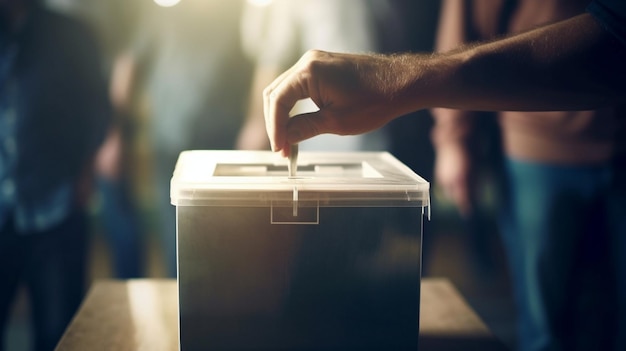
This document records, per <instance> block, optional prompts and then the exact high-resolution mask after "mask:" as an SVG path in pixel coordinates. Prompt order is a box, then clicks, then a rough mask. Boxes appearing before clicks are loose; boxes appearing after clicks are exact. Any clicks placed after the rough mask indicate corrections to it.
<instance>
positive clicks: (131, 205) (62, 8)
mask: <svg viewBox="0 0 626 351" xmlns="http://www.w3.org/2000/svg"><path fill="white" fill-rule="evenodd" d="M45 3H46V5H47V6H48V7H50V8H52V9H54V10H56V11H59V12H62V13H64V14H67V15H69V16H72V17H75V18H78V19H80V20H82V21H84V22H85V23H87V24H88V25H90V27H91V28H92V29H93V31H94V32H95V33H96V35H97V37H98V42H99V43H101V46H102V50H101V53H102V60H101V61H102V63H103V67H102V71H103V72H104V74H105V75H106V76H107V77H110V75H111V69H112V67H111V66H112V63H113V61H114V59H115V57H116V56H117V54H118V53H119V51H120V50H122V48H124V46H125V45H127V44H128V41H129V39H130V38H128V34H127V33H128V32H129V30H130V29H131V24H132V22H133V20H134V19H135V18H136V17H137V14H136V10H137V7H138V6H137V5H136V4H133V3H129V2H127V1H123V0H107V1H101V0H45ZM110 90H111V92H112V94H111V95H112V96H111V99H112V102H113V104H114V106H118V107H119V108H117V109H115V110H114V111H113V116H112V123H111V126H110V129H109V132H108V133H107V137H106V140H105V142H104V143H103V145H102V147H101V148H100V150H99V151H98V155H97V157H96V162H95V172H96V188H97V190H98V191H97V196H96V199H95V200H96V201H94V204H93V206H92V207H93V208H94V209H95V211H94V212H95V214H96V218H97V219H99V221H97V222H98V223H99V224H101V226H100V228H102V230H101V232H102V234H103V235H104V238H105V240H106V241H107V244H108V248H109V258H110V261H111V268H112V269H111V270H112V275H113V276H114V277H116V278H120V279H128V278H137V277H141V276H144V275H145V272H144V271H145V269H144V266H145V262H144V261H145V257H144V256H145V249H144V245H143V240H142V239H143V236H144V227H143V223H142V218H141V213H140V209H139V206H138V204H137V199H136V195H137V194H136V191H135V188H134V186H133V185H134V184H133V181H134V176H135V171H136V169H135V167H134V165H135V164H136V163H137V160H136V159H134V156H135V155H134V153H133V151H134V150H133V143H134V142H135V139H136V132H137V130H136V124H137V121H136V119H135V118H133V111H131V110H129V108H130V106H120V104H119V101H117V100H115V99H116V98H118V97H117V96H115V95H114V94H113V93H114V92H115V89H113V87H111V89H110Z"/></svg>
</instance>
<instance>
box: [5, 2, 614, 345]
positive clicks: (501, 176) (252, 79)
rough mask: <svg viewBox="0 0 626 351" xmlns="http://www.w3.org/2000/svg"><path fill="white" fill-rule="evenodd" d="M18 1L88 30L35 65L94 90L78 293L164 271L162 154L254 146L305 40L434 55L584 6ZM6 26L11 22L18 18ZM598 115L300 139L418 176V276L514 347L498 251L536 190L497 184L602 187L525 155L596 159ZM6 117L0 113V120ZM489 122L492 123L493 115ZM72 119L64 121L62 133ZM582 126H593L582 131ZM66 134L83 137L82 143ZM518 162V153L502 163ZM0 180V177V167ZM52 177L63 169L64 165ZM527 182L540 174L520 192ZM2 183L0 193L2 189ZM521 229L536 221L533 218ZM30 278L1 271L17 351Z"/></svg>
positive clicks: (415, 124)
mask: <svg viewBox="0 0 626 351" xmlns="http://www.w3.org/2000/svg"><path fill="white" fill-rule="evenodd" d="M19 2H22V3H28V4H29V6H31V7H30V10H29V11H33V12H36V11H51V12H54V13H56V14H57V15H55V16H62V17H63V18H66V19H67V20H69V21H71V23H73V26H74V27H72V28H73V30H74V31H79V32H81V33H83V34H84V33H88V34H84V36H85V37H86V38H83V39H85V40H86V43H87V44H84V43H83V44H80V43H78V44H76V45H90V46H89V51H90V52H87V53H84V54H82V53H81V54H77V55H75V57H74V59H75V60H74V61H72V60H68V61H65V62H63V61H59V62H56V63H54V64H55V65H59V67H60V68H59V67H56V66H52V65H50V67H48V69H49V70H58V71H59V72H66V73H65V77H66V79H67V81H74V80H75V81H76V84H79V88H78V89H79V90H81V89H82V90H83V91H92V90H93V94H96V95H97V94H100V97H101V98H102V99H104V100H105V102H103V101H102V99H100V97H99V98H97V99H96V98H94V99H93V101H98V103H97V104H93V105H88V106H87V108H88V109H89V110H90V111H91V112H90V113H92V114H106V115H107V116H106V118H104V119H106V120H107V121H108V122H106V123H100V124H95V122H94V124H93V126H99V127H100V130H95V131H94V132H93V134H94V136H93V138H92V139H91V140H86V141H84V143H85V144H84V145H90V143H92V144H93V143H96V144H98V145H99V146H98V147H97V148H94V150H93V152H91V153H90V154H89V155H88V156H89V157H83V158H82V159H81V160H82V161H81V162H83V163H84V164H83V166H85V167H87V168H89V170H88V171H87V173H88V175H87V176H86V177H87V178H88V179H90V180H93V181H92V182H88V183H89V184H90V185H89V186H90V187H88V189H91V190H92V192H91V193H89V190H85V192H87V193H88V194H91V196H86V197H85V202H84V206H83V209H84V213H85V216H86V217H85V218H86V220H87V222H86V225H84V230H83V231H85V232H86V234H85V235H86V237H85V243H84V245H83V246H80V247H81V248H82V250H84V257H83V258H81V261H79V262H83V263H84V267H85V269H86V277H87V278H86V281H84V282H82V283H80V284H82V286H83V289H86V288H87V287H88V286H89V284H90V283H91V282H92V281H93V280H95V279H102V278H140V277H175V275H176V251H175V248H176V246H175V232H176V231H175V208H174V207H173V206H171V205H170V201H169V200H170V197H169V180H170V177H171V175H172V171H173V169H174V165H175V162H176V158H177V156H178V154H179V153H180V152H181V151H183V150H187V149H241V150H250V149H267V148H268V146H269V145H268V140H267V138H266V135H265V127H264V120H263V115H262V111H263V108H262V100H261V91H262V89H263V88H264V87H265V86H266V85H267V84H269V83H270V82H271V81H272V80H273V79H274V78H275V77H276V76H278V75H279V74H280V73H281V72H282V71H284V70H285V69H287V68H288V67H289V66H291V65H292V64H293V63H295V61H296V60H297V59H298V58H299V57H300V56H301V55H302V54H303V53H304V52H306V51H307V50H309V49H322V50H329V51H342V52H380V53H390V52H407V51H413V52H421V51H435V50H436V51H446V50H451V49H454V48H455V47H457V46H458V45H462V44H464V43H465V42H468V41H475V40H487V39H491V38H495V37H497V36H500V35H502V34H504V33H510V32H519V31H523V30H526V29H529V28H532V27H534V26H537V25H540V24H544V23H548V22H553V21H556V20H559V19H563V18H567V17H570V16H573V15H575V14H577V13H580V12H582V11H583V10H584V5H585V3H586V1H572V2H568V3H567V4H565V5H563V4H561V3H563V2H558V1H547V2H545V3H546V4H547V5H546V4H544V5H545V6H543V5H537V4H535V6H534V7H533V6H528V3H532V1H505V0H502V1H479V0H475V1H460V0H459V1H443V2H442V1H436V0H420V1H412V0H339V1H337V0H229V1H222V0H180V1H178V0H141V1H128V0H45V1H38V0H0V4H2V6H3V7H6V6H9V5H7V4H11V3H19ZM542 4H543V2H542ZM542 6H543V7H542ZM559 6H560V7H559ZM41 8H43V10H42V9H41ZM3 11H4V10H3ZM6 18H7V17H6V16H3V17H2V18H1V20H2V21H6ZM18 18H21V17H19V16H18ZM25 18H28V17H25ZM32 18H34V19H37V18H40V16H33V17H32ZM41 18H43V17H41ZM51 22H54V23H51V24H50V26H51V27H48V29H45V28H46V27H45V26H43V25H42V29H40V30H42V33H43V32H45V31H50V32H55V31H60V30H57V29H56V27H54V26H59V27H64V28H65V27H67V25H65V24H63V23H64V22H63V21H62V20H60V19H57V20H55V21H51ZM6 23H7V24H8V23H9V22H8V21H7V22H6ZM16 23H17V27H19V25H20V22H19V21H17V22H16ZM46 25H48V24H46ZM2 27H9V26H4V25H3V26H2ZM64 30H67V28H65V29H64ZM8 32H9V33H10V29H9V30H8ZM37 35H42V34H35V37H36V36H37ZM5 37H6V35H5ZM64 38H65V37H63V36H56V37H54V38H52V39H50V40H57V41H59V42H52V43H49V44H50V45H52V46H53V47H55V48H63V47H65V44H63V43H61V41H63V40H64ZM87 38H91V39H87ZM0 39H3V40H4V39H5V38H4V37H0ZM67 39H68V40H69V36H68V38H67ZM21 40H23V38H22V39H21ZM5 42H11V41H10V40H4V41H0V50H4V51H1V52H0V54H1V55H2V56H0V64H2V65H0V73H3V71H2V70H1V69H5V68H6V67H8V70H7V71H8V72H10V69H11V62H12V61H11V59H8V57H10V55H9V54H7V52H10V51H7V50H5V47H3V46H2V45H4V44H5ZM24 45H27V44H24ZM91 46H93V47H91ZM7 47H8V46H7ZM82 49H84V50H82V51H87V48H86V47H82ZM82 51H81V52H82ZM41 60H44V58H43V56H42V58H41ZM80 60H92V62H80ZM81 65H85V67H90V68H89V70H91V73H92V74H94V75H97V76H98V77H97V78H90V79H91V80H89V81H88V82H85V80H84V79H83V77H82V76H81V75H80V70H79V68H78V67H80V66H81ZM17 66H19V65H17ZM26 67H28V65H26ZM9 76H10V75H9V74H7V77H9ZM2 78H4V76H2V75H1V74H0V79H2ZM81 79H82V80H81ZM7 81H8V80H7ZM0 83H2V84H4V83H5V82H4V81H0ZM83 83H84V84H85V87H84V88H81V87H80V84H83ZM61 85H62V84H61ZM92 85H96V87H95V88H93V86H92ZM61 88H62V86H59V89H61ZM33 89H37V88H36V87H35V88H33ZM90 89H91V90H90ZM9 91H10V89H6V90H2V95H0V97H2V98H6V96H9V95H8V92H9ZM59 94H61V93H59ZM63 98H65V97H63ZM81 99H82V98H81ZM0 101H2V100H1V99H0ZM57 101H58V102H59V103H69V104H86V103H88V102H89V101H92V100H90V98H87V99H86V100H85V99H82V101H78V97H76V96H74V97H73V99H72V97H69V98H67V99H65V100H63V99H58V100H57ZM31 103H32V104H38V103H39V101H36V100H35V101H31ZM7 105H10V104H9V103H7ZM0 107H3V105H2V104H1V103H0ZM304 108H306V107H304ZM96 110H97V111H96ZM611 113H612V112H611V111H596V112H589V113H586V114H585V116H576V115H575V114H569V115H567V116H565V117H563V116H555V117H554V118H556V119H559V120H566V121H569V122H568V123H569V124H557V123H556V122H555V123H553V126H552V127H550V126H548V127H546V126H545V125H543V126H542V125H539V126H537V125H536V124H537V123H538V122H537V121H538V120H540V118H542V116H537V117H536V118H533V123H535V124H534V125H533V123H525V124H524V121H528V120H529V119H528V116H524V115H522V116H507V117H503V118H501V119H499V116H498V115H496V114H487V113H475V112H460V111H447V110H435V111H419V112H416V113H414V114H413V115H414V116H412V117H409V116H407V117H402V118H399V119H397V120H395V121H393V122H392V123H390V124H389V125H387V126H385V127H384V128H383V129H381V130H379V131H377V132H374V133H370V134H367V135H362V136H355V137H337V136H329V135H324V136H320V137H317V138H314V139H312V140H310V141H308V142H306V143H303V145H302V146H301V148H302V149H304V150H329V151H349V150H352V151H357V150H380V151H384V150H385V151H389V152H391V153H392V154H393V155H395V156H396V157H397V158H399V159H400V160H401V161H403V162H404V163H405V164H407V165H408V166H409V167H411V168H412V169H413V170H414V171H415V172H416V173H418V174H419V175H421V176H422V177H424V178H425V179H426V180H428V181H430V182H431V184H432V185H433V186H432V192H431V197H432V202H433V207H432V219H431V221H430V222H427V223H425V228H424V244H423V275H424V276H425V277H428V276H445V277H448V278H450V279H451V280H452V281H453V283H455V284H456V286H457V287H459V289H460V290H461V292H462V293H463V294H464V296H466V298H467V299H468V301H469V302H470V304H471V305H472V306H473V307H474V308H475V309H476V311H477V312H478V313H479V315H481V317H482V318H483V319H484V320H485V322H486V323H487V324H488V325H489V327H490V328H491V329H492V330H493V331H494V333H495V334H496V335H497V336H499V337H500V338H501V339H502V340H504V341H505V342H506V343H507V344H508V345H509V346H511V347H512V348H513V349H514V348H515V347H516V345H517V343H518V334H517V332H516V327H517V325H518V318H517V314H516V310H515V307H514V303H513V290H514V289H515V286H518V287H517V288H518V290H519V289H520V288H519V285H524V284H526V283H514V282H515V281H516V280H515V279H513V280H511V279H510V272H511V269H510V268H509V267H519V266H523V265H524V264H523V263H519V262H515V261H514V260H513V259H510V258H511V257H515V256H516V254H517V253H516V252H517V251H516V248H518V247H526V246H525V245H526V244H524V243H509V245H508V246H506V245H502V238H511V236H512V235H513V234H509V235H508V236H507V235H506V233H509V232H510V227H511V226H515V224H514V223H518V222H523V223H528V222H529V221H530V219H528V217H532V216H533V214H534V213H535V212H543V213H544V214H546V215H549V214H548V213H549V210H548V209H545V208H544V207H545V206H540V205H536V204H541V203H544V204H545V203H546V202H549V200H546V199H545V198H542V197H540V196H535V198H532V199H526V200H524V201H528V203H532V204H533V205H527V206H531V208H530V209H527V210H526V211H527V212H532V213H515V214H512V213H509V219H510V217H511V216H517V218H516V219H515V220H512V219H510V221H509V222H506V221H502V220H500V221H499V220H498V209H500V208H504V207H506V206H511V204H510V203H508V202H507V200H506V199H507V197H506V196H504V194H509V193H510V192H514V191H517V192H520V193H524V194H536V193H542V194H545V193H546V192H549V189H551V188H553V187H554V186H555V184H562V183H563V181H564V180H563V179H570V180H569V181H571V182H572V183H580V182H585V183H587V184H589V183H593V182H598V183H599V182H601V181H602V179H599V180H598V179H597V178H602V175H599V176H596V175H592V176H587V175H585V174H586V173H585V174H583V173H584V172H578V171H575V170H570V171H565V172H566V173H567V174H563V175H562V176H560V175H558V174H556V173H554V172H552V173H550V177H551V178H550V177H547V176H545V174H546V173H547V172H548V170H547V169H545V168H541V167H535V168H531V167H528V166H527V165H526V163H531V164H533V163H534V164H535V165H546V164H547V165H564V164H565V165H568V166H571V165H574V166H577V165H585V166H587V165H589V164H594V165H595V164H602V163H604V162H606V160H607V157H608V156H606V155H608V154H609V151H607V150H609V149H610V150H613V146H612V141H609V140H612V139H611V138H612V134H611V133H612V132H613V131H614V130H615V128H610V130H608V131H600V132H598V131H597V129H598V128H601V127H600V126H599V125H600V124H601V123H598V124H594V125H589V124H588V123H587V122H585V119H588V118H589V114H592V115H594V116H595V115H601V116H605V117H600V118H598V119H597V121H607V120H610V118H611V117H606V116H607V115H611ZM5 116H6V115H5ZM611 116H612V115H611ZM94 118H95V117H94ZM516 118H517V119H516ZM550 118H552V117H550ZM601 118H602V119H601ZM607 118H608V119H607ZM544 119H545V120H546V121H547V120H548V118H547V117H545V118H544ZM9 120H10V119H9V118H8V117H2V118H0V127H2V126H3V123H5V122H6V123H9V122H7V121H9ZM94 120H96V119H94ZM502 120H506V121H508V123H499V121H502ZM572 121H578V122H576V123H574V122H572ZM58 123H69V122H63V121H59V122H58ZM546 123H547V124H549V123H551V122H546ZM559 123H564V122H559ZM581 123H582V124H581ZM564 125H567V126H569V127H571V128H573V129H575V130H573V131H572V130H569V129H568V130H567V132H568V133H569V134H568V133H565V132H562V131H560V128H561V127H562V126H564ZM80 126H81V125H80V124H71V125H70V124H65V125H64V126H63V127H64V128H65V129H73V130H76V129H78V128H80ZM93 126H92V127H91V128H92V129H93V128H95V127H93ZM607 126H609V124H607ZM610 126H613V124H610ZM31 127H32V128H35V129H36V128H43V127H38V126H36V125H35V126H31ZM576 128H578V129H576ZM585 129H593V130H594V131H595V134H593V135H595V136H597V135H604V136H605V138H604V139H598V138H595V139H591V138H587V137H586V135H587V134H585V133H584V130H585ZM6 130H9V129H6ZM581 130H583V132H581ZM3 133H4V131H3V130H0V140H3V141H4V140H6V139H8V137H6V138H3V137H4V136H3ZM86 133H87V132H85V133H84V134H86ZM16 134H17V133H16ZM609 134H610V135H611V136H610V137H609ZM7 135H8V134H7ZM555 135H556V137H555ZM575 138H579V139H575ZM531 139H532V140H531ZM529 140H530V141H529ZM555 140H557V141H555ZM577 140H583V142H577ZM529 142H532V143H533V145H536V147H535V148H534V149H529V148H528V147H527V146H525V145H527V144H528V143H529ZM520 145H522V146H520ZM5 146H6V145H5ZM75 146H76V148H78V149H81V148H83V149H85V150H88V149H87V146H83V145H78V144H77V145H75ZM70 149H71V148H70ZM545 150H555V151H554V152H553V153H546V152H543V151H545ZM576 150H591V151H590V152H578V151H576ZM60 151H61V150H60ZM60 151H59V152H60ZM2 152H4V151H2ZM55 157H58V156H55ZM5 159H6V160H10V157H6V158H5ZM53 159H54V158H53ZM520 159H522V160H523V161H524V162H526V163H524V164H523V165H522V164H520V163H519V162H517V161H519V160H520ZM1 160H2V159H1V158H0V161H1ZM516 160H517V161H516ZM516 162H517V163H516ZM2 167H5V168H4V171H5V172H6V170H7V169H10V168H9V165H8V163H7V165H2V164H1V163H0V170H3V168H2ZM85 167H83V168H85ZM524 167H526V168H524ZM83 168H81V170H82V169H83ZM76 172H78V170H77V171H76ZM507 172H508V173H507ZM533 172H534V173H533ZM542 172H543V173H542ZM6 173H9V172H6ZM538 174H539V175H538ZM542 175H543V176H542ZM4 176H5V174H0V180H2V177H4ZM40 176H41V177H44V178H45V177H46V174H45V173H44V174H40ZM68 177H71V178H72V179H73V180H75V179H76V178H77V177H76V176H75V175H74V174H71V175H68ZM515 177H518V178H515ZM532 177H537V178H532ZM594 177H595V178H594ZM511 179H526V180H528V181H529V182H530V183H531V187H530V188H521V185H519V186H514V185H512V184H517V183H513V181H512V180H511ZM505 180H507V181H505ZM2 184H4V183H2ZM503 184H505V185H503ZM533 184H534V185H538V184H541V187H540V188H537V189H534V188H532V185H533ZM590 186H591V185H590ZM2 190H3V194H4V195H2V196H5V195H6V187H5V186H4V185H3V188H2ZM529 196H530V197H532V196H531V195H529ZM4 203H8V201H5V202H4ZM2 204H3V202H2V201H0V205H2ZM546 206H547V205H546ZM0 210H2V207H1V206H0ZM16 211H17V210H16ZM575 211H579V212H580V211H585V208H583V207H578V208H576V209H571V212H567V213H566V214H564V215H563V216H564V217H563V218H569V217H572V216H577V215H579V214H580V215H583V213H575ZM511 212H514V211H511ZM0 215H2V212H1V211H0ZM568 216H569V217H568ZM15 218H16V219H15V220H13V222H14V223H13V222H12V223H11V226H12V227H11V228H13V227H15V228H18V227H19V225H20V223H18V222H19V221H18V219H17V213H16V217H15ZM516 221H518V222H516ZM35 222H37V221H35ZM2 225H3V226H4V225H5V224H2ZM537 226H541V225H540V224H538V225H537ZM568 228H569V227H568ZM507 230H509V231H508V232H507ZM526 230H529V231H531V232H534V233H537V232H540V231H541V230H547V229H545V228H544V229H538V228H530V229H526ZM563 230H566V229H563ZM567 230H568V229H567ZM500 234H502V235H500ZM70 240H73V239H70ZM0 245H2V244H0ZM81 248H79V249H81ZM599 249H600V248H598V250H599ZM507 257H508V258H507ZM520 274H523V273H520ZM26 281H27V282H30V278H26ZM511 282H513V284H512V283H511ZM0 284H5V282H0ZM58 284H62V283H58ZM26 287H28V288H26ZM33 287H34V285H32V284H30V283H25V284H17V285H16V288H15V290H14V291H12V292H10V294H14V295H12V296H14V297H15V300H14V301H15V303H13V304H12V305H9V307H10V308H9V310H8V312H7V313H8V317H7V320H6V323H7V324H6V328H5V329H6V330H5V338H4V344H5V345H6V349H7V350H28V349H29V348H30V347H34V346H35V344H36V343H38V341H34V340H35V339H33V338H32V337H31V335H32V334H31V333H32V332H33V330H35V329H36V328H39V327H35V325H36V323H35V319H36V318H38V317H37V316H38V314H37V313H32V314H31V312H32V311H34V307H33V306H34V305H33V303H31V302H30V301H31V299H29V298H28V297H29V296H30V295H29V294H32V293H29V291H30V290H31V289H33ZM528 294H531V293H528ZM519 295H524V293H523V292H520V293H519ZM31 297H32V296H31ZM528 299H529V300H532V301H535V300H537V299H541V298H540V297H537V296H530V297H528ZM521 305H523V303H522V304H521ZM521 305H520V306H521ZM521 315H523V313H522V314H521ZM527 318H532V317H527ZM522 333H523V332H522ZM519 335H523V334H519ZM52 338H53V337H52ZM53 339H54V338H53ZM0 340H1V339H0ZM53 341H54V340H53ZM0 349H1V347H0ZM41 349H45V347H42V348H41Z"/></svg>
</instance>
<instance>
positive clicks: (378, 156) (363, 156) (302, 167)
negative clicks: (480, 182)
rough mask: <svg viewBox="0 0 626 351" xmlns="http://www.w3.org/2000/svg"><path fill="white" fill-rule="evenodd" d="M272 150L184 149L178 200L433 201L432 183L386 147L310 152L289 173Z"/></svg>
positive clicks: (175, 187)
mask: <svg viewBox="0 0 626 351" xmlns="http://www.w3.org/2000/svg"><path fill="white" fill-rule="evenodd" d="M287 163H288V160H287V159H286V158H284V157H281V156H280V155H278V154H276V153H274V152H271V151H232V150H229V151H215V150H193V151H184V152H182V153H181V154H180V156H179V158H178V162H177V164H176V169H175V170H174V175H173V177H172V180H171V190H170V195H171V202H172V204H173V205H176V206H268V205H270V204H272V203H273V202H275V201H298V202H300V206H306V204H307V203H315V204H314V205H312V206H322V207H323V206H366V207H369V206H403V207H426V206H429V204H430V197H429V183H428V182H427V181H425V180H424V179H423V178H421V177H420V176H418V175H417V174H415V173H414V172H413V171H412V170H411V169H410V168H408V167H407V166H405V165H404V164H403V163H402V162H400V161H399V160H397V159H396V158H395V157H393V156H392V155H391V154H389V153H387V152H306V151H301V152H300V155H299V158H298V167H297V168H298V171H297V176H296V177H292V178H290V177H289V176H288V170H287Z"/></svg>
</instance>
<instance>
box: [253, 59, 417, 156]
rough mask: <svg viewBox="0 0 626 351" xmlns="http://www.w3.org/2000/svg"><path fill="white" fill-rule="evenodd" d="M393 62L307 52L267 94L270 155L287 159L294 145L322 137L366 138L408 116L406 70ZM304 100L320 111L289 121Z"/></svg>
mask: <svg viewBox="0 0 626 351" xmlns="http://www.w3.org/2000/svg"><path fill="white" fill-rule="evenodd" d="M395 58H396V57H392V56H382V55H351V54H336V53H328V52H323V51H309V52H307V53H306V54H305V55H304V56H303V57H302V58H301V59H300V60H299V61H298V62H297V63H296V64H295V65H294V66H293V67H291V68H290V69H289V70H288V71H286V72H285V73H283V74H282V75H280V76H279V77H278V78H277V79H276V80H274V82H272V83H271V84H270V85H269V86H268V87H267V88H265V90H264V91H263V100H264V101H263V102H264V113H265V126H266V131H267V134H268V136H269V139H270V144H271V147H272V150H274V151H282V154H283V155H284V156H288V154H289V145H290V144H295V143H298V142H300V141H302V140H305V139H308V138H311V137H313V136H316V135H319V134H323V133H332V134H338V135H356V134H362V133H365V132H368V131H372V130H374V129H377V128H380V127H382V126H383V125H384V124H386V123H387V122H389V121H390V120H392V119H393V118H395V117H397V116H400V115H402V114H403V113H405V112H408V111H410V110H411V108H407V107H406V106H405V105H404V104H402V103H401V101H400V100H399V99H397V98H398V93H399V92H400V91H401V87H402V86H403V83H404V82H403V81H402V79H400V78H399V77H404V75H402V74H396V73H397V72H395V71H397V70H400V72H401V71H402V70H403V69H405V67H403V65H401V64H396V62H395ZM392 62H393V63H394V64H392ZM305 98H311V99H312V100H313V102H314V103H315V104H316V105H317V106H318V107H319V111H317V112H312V113H305V114H301V115H296V116H294V117H292V118H289V112H290V111H291V109H292V107H293V106H294V105H295V103H296V102H297V101H298V100H301V99H305Z"/></svg>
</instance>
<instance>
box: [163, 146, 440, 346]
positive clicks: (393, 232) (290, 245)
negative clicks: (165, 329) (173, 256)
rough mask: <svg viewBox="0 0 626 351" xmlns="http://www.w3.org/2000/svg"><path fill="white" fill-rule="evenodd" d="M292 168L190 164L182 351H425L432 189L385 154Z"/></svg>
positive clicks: (183, 172)
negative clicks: (426, 233) (421, 334)
mask: <svg viewBox="0 0 626 351" xmlns="http://www.w3.org/2000/svg"><path fill="white" fill-rule="evenodd" d="M287 162H288V161H287V160H286V159H284V158H282V157H280V156H279V155H277V154H275V153H272V152H269V151H205V150H197V151H185V152H183V153H181V155H180V157H179V160H178V163H177V165H176V169H175V171H174V176H173V178H172V182H171V200H172V204H173V205H175V206H176V213H177V233H176V234H177V245H178V289H179V318H180V319H179V326H180V346H181V350H183V351H190V350H368V349H369V350H417V339H418V330H419V301H420V278H421V276H420V274H421V242H422V221H423V218H424V215H425V214H426V213H428V211H429V209H430V202H429V201H430V197H429V184H428V182H426V181H425V180H424V179H422V178H421V177H419V176H418V175H416V174H415V173H413V172H412V171H411V170H410V169H409V168H408V167H406V166H405V165H404V164H402V163H401V162H400V161H398V160H397V159H395V158H394V157H393V156H392V155H390V154H389V153H385V152H352V153H331V152H300V156H299V161H298V172H297V176H296V177H292V178H290V177H288V171H287Z"/></svg>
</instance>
